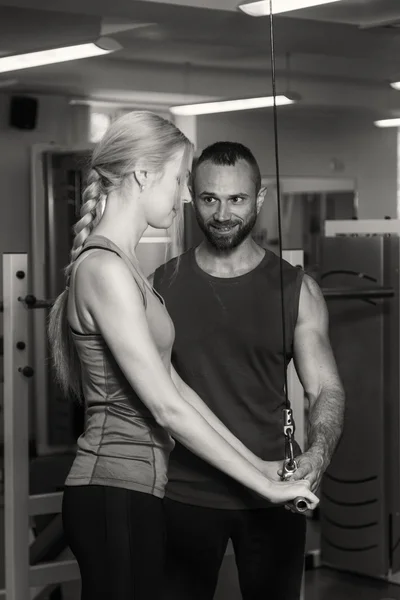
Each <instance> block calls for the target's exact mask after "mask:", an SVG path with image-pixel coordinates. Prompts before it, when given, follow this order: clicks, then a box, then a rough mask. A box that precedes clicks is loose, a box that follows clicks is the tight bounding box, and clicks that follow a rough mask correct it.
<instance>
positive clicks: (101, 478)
mask: <svg viewBox="0 0 400 600" xmlns="http://www.w3.org/2000/svg"><path fill="white" fill-rule="evenodd" d="M96 249H97V250H96ZM99 249H101V252H104V251H107V252H112V253H114V254H115V255H117V256H118V257H119V258H120V259H121V260H122V261H123V262H124V263H125V264H126V266H127V267H128V269H129V271H130V273H131V275H132V277H133V278H134V280H135V281H136V284H137V286H138V288H139V289H140V291H141V294H142V297H143V303H144V307H145V313H146V319H147V323H148V327H149V330H150V333H151V335H152V337H153V339H154V342H155V344H156V346H157V350H158V352H159V354H160V357H161V359H162V361H163V363H164V365H165V367H166V369H168V370H169V367H170V358H171V348H172V344H173V341H174V328H173V324H172V321H171V319H170V318H169V315H168V313H167V311H166V309H165V307H164V306H163V303H162V299H161V298H159V297H157V296H156V295H155V293H153V292H152V291H151V289H150V287H149V286H148V284H147V283H146V282H145V280H144V278H143V276H142V275H141V273H140V271H139V269H138V266H137V265H135V264H134V262H132V261H131V260H130V259H129V258H128V257H127V256H126V255H125V254H124V253H123V252H122V250H121V249H120V248H118V246H116V245H115V244H114V243H113V242H112V241H111V240H109V239H108V238H105V237H103V236H99V235H93V236H90V237H89V238H88V239H87V242H86V243H85V244H84V247H83V249H82V252H81V254H84V255H83V256H82V257H81V256H79V258H78V259H77V262H76V268H75V270H74V272H73V273H72V276H71V284H70V287H71V291H72V292H73V290H74V278H75V275H76V271H77V269H78V268H79V266H80V264H81V263H82V262H83V261H84V260H85V259H86V257H85V254H86V255H89V254H90V253H94V252H96V251H98V250H99ZM70 302H74V295H73V294H72V295H71V298H70ZM69 308H70V307H69ZM72 308H73V310H70V311H69V312H70V313H72V314H74V313H75V314H78V311H79V307H77V306H73V307H72ZM74 309H75V310H74ZM71 322H72V323H73V324H74V325H75V323H76V322H77V319H75V318H73V319H71V318H70V323H71ZM121 327H124V324H123V323H121ZM76 329H78V327H76ZM76 329H75V327H74V328H72V327H71V333H72V337H73V340H74V344H75V347H76V350H77V352H78V355H79V359H80V363H81V371H82V392H83V396H84V402H85V413H86V424H85V432H84V434H83V435H81V437H80V438H79V439H78V452H77V456H76V459H75V461H74V464H73V466H72V469H71V471H70V474H69V476H68V478H67V481H66V485H87V484H92V485H108V486H114V487H123V488H125V489H131V490H136V491H142V492H147V493H150V494H153V495H155V496H158V497H162V496H163V495H164V488H165V485H166V482H167V466H168V457H169V454H170V452H171V450H172V448H173V446H174V442H173V440H172V438H171V437H170V435H169V434H168V432H167V431H166V430H165V429H163V428H162V427H161V426H160V425H158V424H157V422H156V420H155V419H154V417H153V415H152V414H151V412H150V411H149V409H148V408H147V407H146V406H145V404H144V403H143V402H142V401H141V400H140V398H139V396H138V395H137V394H136V392H135V391H134V390H133V388H132V387H131V385H130V384H129V382H128V381H127V379H126V377H125V375H124V373H123V372H122V370H121V368H120V367H119V365H118V363H117V361H116V360H115V358H114V356H113V354H112V352H111V350H110V348H109V347H108V346H107V344H106V343H105V341H104V339H103V337H102V335H101V334H100V333H83V332H81V331H77V330H76ZM79 329H82V328H81V327H80V328H79ZM134 335H135V332H134V331H132V336H134Z"/></svg>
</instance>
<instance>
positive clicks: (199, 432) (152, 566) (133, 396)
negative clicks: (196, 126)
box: [49, 112, 318, 600]
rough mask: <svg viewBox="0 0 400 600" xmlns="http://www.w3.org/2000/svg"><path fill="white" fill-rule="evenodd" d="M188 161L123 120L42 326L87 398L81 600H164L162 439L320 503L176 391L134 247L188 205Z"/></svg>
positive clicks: (78, 493) (156, 308) (66, 381)
mask: <svg viewBox="0 0 400 600" xmlns="http://www.w3.org/2000/svg"><path fill="white" fill-rule="evenodd" d="M191 160H192V146H191V144H190V142H189V141H188V140H187V139H186V138H185V136H184V135H183V134H182V133H181V132H180V131H179V130H178V129H177V128H176V127H175V126H174V125H173V124H172V123H170V122H168V121H165V120H164V119H162V118H160V117H158V116H157V115H154V114H152V113H147V112H135V113H130V114H128V115H125V116H124V117H122V118H120V119H118V120H117V121H115V122H114V123H113V124H112V125H111V127H110V128H109V130H108V131H107V132H106V134H105V136H104V137H103V139H102V140H101V142H100V143H99V144H98V145H97V146H96V148H95V150H94V152H93V157H92V163H91V170H90V172H89V176H88V185H87V188H86V190H85V192H84V195H83V200H84V204H83V207H82V211H81V214H82V218H81V219H80V221H78V223H77V224H76V226H75V239H74V244H73V248H72V253H71V263H70V265H69V266H68V267H67V271H66V273H67V279H68V285H67V288H66V290H65V291H64V292H63V293H62V294H61V295H60V296H59V298H58V299H57V301H56V303H55V305H54V307H53V309H52V312H51V315H50V325H49V335H50V342H51V346H52V350H53V356H54V362H55V367H56V373H57V375H58V379H59V381H60V383H61V385H62V387H63V389H64V391H66V392H68V391H73V392H75V393H76V394H80V393H81V391H82V392H83V396H84V400H85V410H86V427H85V432H84V434H83V435H82V436H81V437H80V438H79V440H78V452H77V456H76V458H75V461H74V464H73V466H72V469H71V471H70V474H69V476H68V478H67V481H66V489H65V493H64V500H63V521H64V528H65V533H66V536H67V539H68V542H69V544H70V547H71V549H72V551H73V553H74V554H75V556H76V558H77V561H78V564H79V567H80V571H81V577H82V599H83V600H102V599H103V598H104V599H107V600H128V599H129V600H132V599H134V600H157V598H159V597H160V594H161V590H162V571H163V560H164V556H163V552H164V522H163V508H162V497H163V495H164V488H165V484H166V481H167V466H168V456H169V453H170V451H171V450H172V448H173V445H174V442H173V440H172V437H173V438H175V439H176V440H178V441H179V442H181V443H182V444H184V445H185V446H187V447H188V448H189V449H190V450H191V451H192V452H195V453H196V454H198V455H199V456H200V457H201V458H202V459H204V460H207V461H208V462H210V463H211V464H212V465H213V466H215V467H217V468H219V469H221V470H222V471H224V472H225V473H227V474H228V475H230V476H231V477H234V478H235V479H237V480H238V481H239V482H240V483H242V484H243V485H246V486H248V487H249V488H251V489H252V490H254V491H255V492H257V493H258V494H260V495H261V496H263V497H265V498H267V499H269V500H271V501H272V502H274V503H284V502H289V501H290V500H293V499H294V498H295V497H297V496H304V497H305V498H306V499H307V501H308V502H309V504H310V507H311V508H314V507H315V506H316V505H317V503H318V499H317V498H316V496H314V494H312V493H311V491H310V489H309V486H308V483H307V482H301V481H300V482H293V483H289V482H285V483H281V482H273V481H271V480H270V479H269V478H267V477H266V476H265V475H264V474H263V473H262V471H264V472H268V465H266V463H263V462H262V461H261V460H260V459H259V458H257V457H255V456H254V455H253V454H252V453H251V452H250V451H249V450H247V448H245V447H244V446H243V445H242V444H241V443H240V442H239V441H238V440H237V439H236V438H235V437H234V436H233V435H232V434H231V433H230V432H228V431H227V430H226V428H224V426H223V425H222V423H220V422H219V421H218V420H217V419H216V417H215V416H214V415H212V417H210V416H209V415H208V413H207V411H206V410H204V411H203V408H204V405H203V404H202V403H201V401H200V399H199V398H198V397H196V395H195V394H194V393H193V394H192V396H191V397H187V398H184V397H183V396H182V395H181V394H180V392H179V391H178V390H180V389H182V387H181V386H180V385H179V377H178V376H177V374H176V372H174V371H173V369H172V368H171V363H170V356H171V347H172V344H173V341H174V327H173V324H172V321H171V319H170V318H169V315H168V313H167V311H166V309H165V307H164V305H163V300H162V298H161V297H160V296H159V295H158V294H157V293H156V292H155V291H154V289H153V288H152V287H151V286H150V284H149V283H148V282H147V280H146V278H145V277H144V276H143V274H142V272H141V270H140V266H139V263H138V260H137V258H136V246H137V244H138V242H139V240H140V238H141V237H142V235H143V233H144V231H145V230H146V228H147V227H148V226H149V225H150V226H152V227H155V228H159V229H166V228H168V227H170V226H171V224H172V222H173V220H174V218H175V215H176V214H177V212H178V210H179V204H180V202H181V200H182V198H183V197H184V195H186V196H187V198H188V199H189V198H190V195H189V190H188V187H187V178H188V175H189V166H190V164H191ZM190 398H191V399H190ZM195 406H196V408H195ZM207 417H208V418H207ZM210 421H213V422H214V425H215V424H217V425H218V431H219V433H217V431H216V429H215V428H214V427H213V426H212V425H210ZM171 436H172V437H171ZM275 470H276V469H275Z"/></svg>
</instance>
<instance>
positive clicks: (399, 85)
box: [390, 81, 400, 91]
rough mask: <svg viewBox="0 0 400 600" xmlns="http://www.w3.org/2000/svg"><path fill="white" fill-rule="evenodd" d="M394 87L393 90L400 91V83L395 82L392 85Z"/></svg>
mask: <svg viewBox="0 0 400 600" xmlns="http://www.w3.org/2000/svg"><path fill="white" fill-rule="evenodd" d="M390 85H391V86H392V88H394V89H395V90H399V91H400V81H394V82H393V83H391V84H390Z"/></svg>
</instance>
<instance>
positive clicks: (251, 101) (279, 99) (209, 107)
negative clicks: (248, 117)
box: [170, 94, 299, 115]
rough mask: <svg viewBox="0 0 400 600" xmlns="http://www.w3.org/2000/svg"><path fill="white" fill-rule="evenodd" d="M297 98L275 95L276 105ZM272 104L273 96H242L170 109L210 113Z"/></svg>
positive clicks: (181, 112)
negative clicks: (236, 98) (241, 97)
mask: <svg viewBox="0 0 400 600" xmlns="http://www.w3.org/2000/svg"><path fill="white" fill-rule="evenodd" d="M296 100H299V97H298V96H294V95H293V94H291V95H290V96H289V95H288V94H285V95H284V94H281V95H279V96H276V105H277V106H283V105H285V104H293V103H294V102H296ZM273 105H274V97H273V96H265V97H263V98H243V99H238V100H217V101H216V102H202V103H200V104H183V105H181V106H172V107H171V108H170V111H171V112H172V113H173V114H174V115H210V114H215V113H222V112H231V111H236V110H253V109H256V108H269V107H271V106H273Z"/></svg>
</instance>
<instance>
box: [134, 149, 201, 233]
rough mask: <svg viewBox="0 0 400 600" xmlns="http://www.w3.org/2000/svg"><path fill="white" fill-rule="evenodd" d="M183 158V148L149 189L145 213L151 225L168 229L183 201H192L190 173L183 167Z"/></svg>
mask: <svg viewBox="0 0 400 600" xmlns="http://www.w3.org/2000/svg"><path fill="white" fill-rule="evenodd" d="M183 158H184V151H183V150H182V151H180V152H178V153H177V154H176V155H175V157H174V158H173V159H172V160H170V161H169V162H168V163H167V164H166V165H165V167H164V171H163V174H162V175H161V177H160V176H159V177H157V178H155V180H154V182H153V184H152V185H151V186H150V187H149V189H148V193H147V194H146V196H147V198H146V201H145V213H146V218H147V222H148V224H149V225H150V226H151V227H155V228H157V229H168V228H169V227H171V225H172V222H173V220H174V218H175V217H176V215H177V213H178V211H179V210H180V208H181V203H182V202H191V193H190V190H189V188H188V182H189V175H190V173H189V170H187V171H186V172H185V171H184V169H183V168H182V167H183V164H182V163H183ZM182 178H183V181H182Z"/></svg>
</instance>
